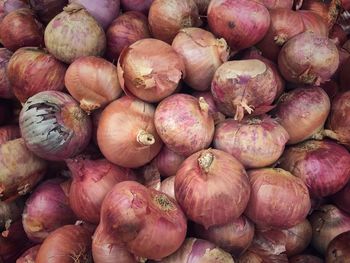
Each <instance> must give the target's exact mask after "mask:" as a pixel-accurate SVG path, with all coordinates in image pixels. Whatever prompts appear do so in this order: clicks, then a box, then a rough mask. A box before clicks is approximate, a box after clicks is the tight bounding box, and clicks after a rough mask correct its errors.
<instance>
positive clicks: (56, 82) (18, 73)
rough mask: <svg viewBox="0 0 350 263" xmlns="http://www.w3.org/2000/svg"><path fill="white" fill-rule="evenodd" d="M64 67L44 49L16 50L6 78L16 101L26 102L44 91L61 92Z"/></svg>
mask: <svg viewBox="0 0 350 263" xmlns="http://www.w3.org/2000/svg"><path fill="white" fill-rule="evenodd" d="M65 73H66V65H65V64H63V63H62V62H61V61H59V60H57V59H56V58H55V57H54V56H52V55H51V54H49V53H48V52H47V51H46V50H44V49H39V48H31V47H24V48H20V49H18V50H17V51H16V52H15V53H14V54H13V55H12V57H11V59H10V61H9V63H8V66H7V76H8V79H9V81H10V83H11V87H12V89H13V92H14V94H15V96H16V97H17V99H18V100H19V101H20V102H22V103H24V102H26V100H27V99H28V98H29V97H31V96H33V95H35V94H37V93H39V92H41V91H46V90H59V91H60V90H63V89H64V75H65Z"/></svg>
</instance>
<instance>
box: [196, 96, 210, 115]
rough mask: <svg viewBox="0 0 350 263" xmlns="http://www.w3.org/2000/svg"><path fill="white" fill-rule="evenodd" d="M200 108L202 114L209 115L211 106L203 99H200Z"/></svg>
mask: <svg viewBox="0 0 350 263" xmlns="http://www.w3.org/2000/svg"><path fill="white" fill-rule="evenodd" d="M198 103H199V108H200V109H201V111H202V112H205V113H209V104H208V103H207V102H206V101H205V99H204V98H203V97H200V98H199V99H198Z"/></svg>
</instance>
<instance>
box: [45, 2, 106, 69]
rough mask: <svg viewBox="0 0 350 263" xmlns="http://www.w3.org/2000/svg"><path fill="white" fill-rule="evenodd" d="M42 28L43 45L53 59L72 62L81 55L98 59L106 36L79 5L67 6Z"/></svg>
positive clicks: (103, 48) (102, 51)
mask: <svg viewBox="0 0 350 263" xmlns="http://www.w3.org/2000/svg"><path fill="white" fill-rule="evenodd" d="M63 10H64V11H63V12H61V13H59V14H58V15H57V16H55V17H54V18H53V19H52V20H51V21H50V23H49V24H48V25H47V27H46V29H45V34H44V37H45V45H46V47H47V49H48V50H49V52H50V53H51V54H52V55H54V56H55V57H56V58H57V59H59V60H61V61H63V62H65V63H72V62H73V61H74V60H75V59H77V58H79V57H83V56H101V55H103V53H104V51H105V48H106V36H105V33H104V31H103V29H102V28H101V26H100V25H99V24H98V23H97V21H96V20H95V19H94V18H93V17H92V15H90V14H89V13H88V11H86V10H85V9H84V8H83V7H82V6H81V5H78V4H70V5H69V6H67V7H65V8H64V9H63Z"/></svg>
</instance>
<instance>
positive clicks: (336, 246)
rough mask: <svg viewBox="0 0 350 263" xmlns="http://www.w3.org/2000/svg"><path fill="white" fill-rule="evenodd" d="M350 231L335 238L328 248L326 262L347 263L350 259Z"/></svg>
mask: <svg viewBox="0 0 350 263" xmlns="http://www.w3.org/2000/svg"><path fill="white" fill-rule="evenodd" d="M349 244H350V231H347V232H345V233H342V234H340V235H338V236H337V237H335V238H334V239H333V240H332V241H331V243H329V246H328V248H327V253H326V262H327V263H339V262H347V261H349V259H350V250H349Z"/></svg>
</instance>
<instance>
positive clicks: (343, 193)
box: [332, 181, 350, 214]
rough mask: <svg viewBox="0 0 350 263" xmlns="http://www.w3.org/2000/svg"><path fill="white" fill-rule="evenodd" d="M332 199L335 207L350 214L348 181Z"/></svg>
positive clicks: (349, 185)
mask: <svg viewBox="0 0 350 263" xmlns="http://www.w3.org/2000/svg"><path fill="white" fill-rule="evenodd" d="M332 199H333V202H334V204H335V205H336V206H337V207H339V208H340V209H342V210H343V211H345V212H347V213H348V214H350V181H349V182H348V183H347V184H346V185H345V186H344V187H343V189H341V190H340V191H339V192H337V193H336V194H335V195H334V196H333V197H332Z"/></svg>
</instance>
